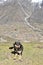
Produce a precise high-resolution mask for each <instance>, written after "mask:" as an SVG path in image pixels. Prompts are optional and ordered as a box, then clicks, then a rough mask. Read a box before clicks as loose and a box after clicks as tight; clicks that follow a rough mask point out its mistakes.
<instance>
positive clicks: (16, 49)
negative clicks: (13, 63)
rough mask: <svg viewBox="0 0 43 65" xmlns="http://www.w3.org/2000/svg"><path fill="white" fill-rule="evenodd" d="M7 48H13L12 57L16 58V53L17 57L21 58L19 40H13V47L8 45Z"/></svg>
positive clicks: (21, 48)
mask: <svg viewBox="0 0 43 65" xmlns="http://www.w3.org/2000/svg"><path fill="white" fill-rule="evenodd" d="M9 49H14V51H13V52H12V53H13V54H14V55H15V57H14V59H16V57H17V55H18V56H19V59H21V56H22V53H23V45H22V44H21V43H20V42H15V43H14V44H13V47H10V48H9Z"/></svg>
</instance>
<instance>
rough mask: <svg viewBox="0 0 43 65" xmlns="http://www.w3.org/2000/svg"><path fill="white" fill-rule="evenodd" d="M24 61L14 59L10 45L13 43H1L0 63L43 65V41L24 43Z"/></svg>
mask: <svg viewBox="0 0 43 65" xmlns="http://www.w3.org/2000/svg"><path fill="white" fill-rule="evenodd" d="M22 44H23V46H24V51H23V55H22V61H19V60H18V59H16V60H14V55H13V54H11V51H12V50H10V49H9V47H11V46H12V43H11V44H10V43H0V65H43V43H38V42H36V43H35V42H33V43H22Z"/></svg>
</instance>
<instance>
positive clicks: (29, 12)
mask: <svg viewBox="0 0 43 65" xmlns="http://www.w3.org/2000/svg"><path fill="white" fill-rule="evenodd" d="M32 7H33V6H32V5H31V3H30V0H13V2H12V0H11V1H10V2H6V3H5V4H3V5H2V4H1V5H0V36H4V37H10V38H13V39H14V40H20V41H25V42H26V41H28V42H30V41H43V36H42V35H41V34H42V32H41V33H40V31H39V30H40V29H41V31H42V30H43V18H42V17H41V16H43V15H42V13H41V11H43V10H38V14H39V13H40V14H39V15H41V16H40V17H39V15H38V14H37V16H38V17H39V18H38V20H37V19H35V18H34V17H37V16H36V13H35V12H34V11H33V8H32ZM35 9H36V8H35ZM33 12H34V13H33ZM36 12H37V11H36ZM40 18H42V19H40ZM41 20H42V25H41V24H40V23H41ZM38 21H40V23H38ZM38 29H39V30H38Z"/></svg>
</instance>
